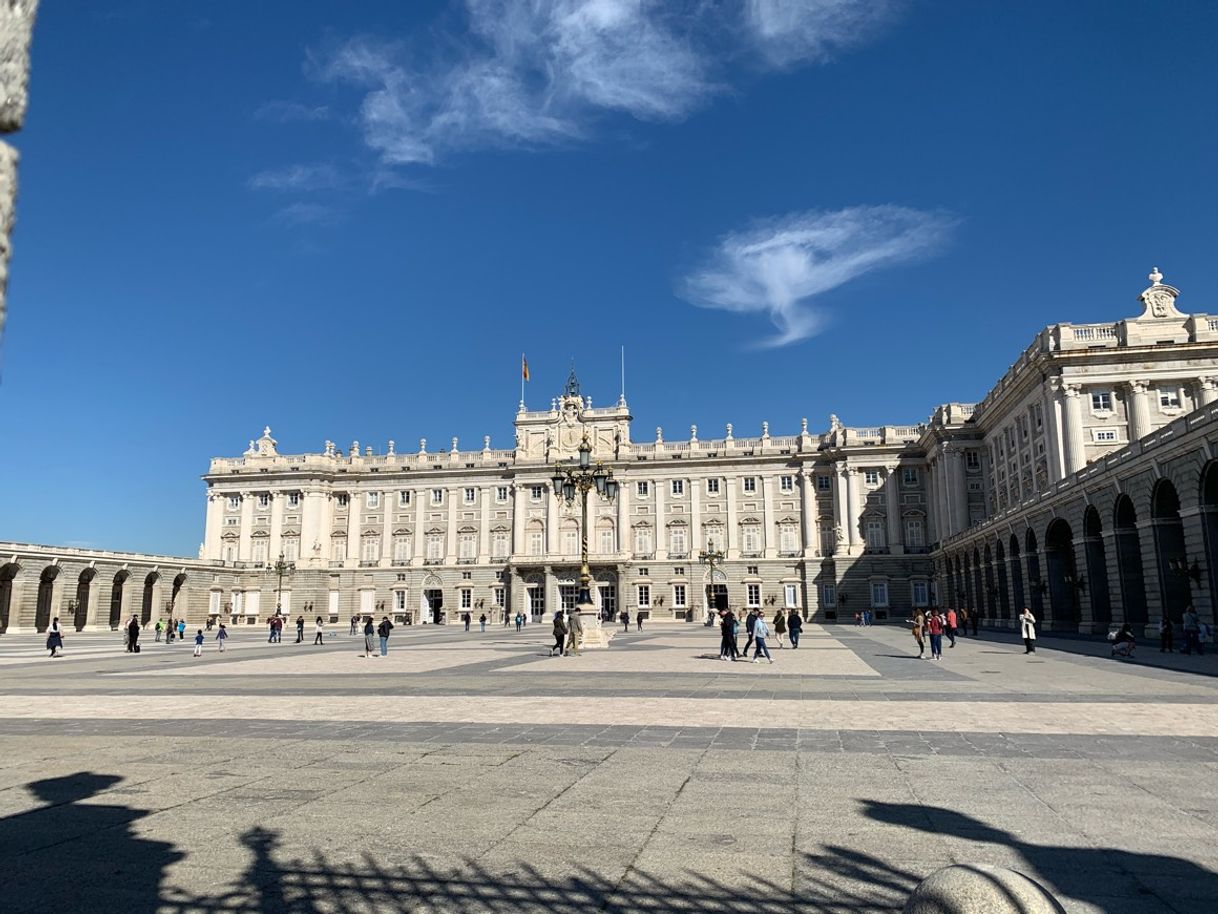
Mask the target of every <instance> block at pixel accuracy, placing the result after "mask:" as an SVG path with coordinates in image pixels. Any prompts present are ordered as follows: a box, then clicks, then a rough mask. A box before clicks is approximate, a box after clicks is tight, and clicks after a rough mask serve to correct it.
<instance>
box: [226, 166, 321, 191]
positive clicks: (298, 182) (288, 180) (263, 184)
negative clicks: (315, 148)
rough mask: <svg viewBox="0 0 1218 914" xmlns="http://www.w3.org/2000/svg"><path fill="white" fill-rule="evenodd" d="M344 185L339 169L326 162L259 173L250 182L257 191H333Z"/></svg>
mask: <svg viewBox="0 0 1218 914" xmlns="http://www.w3.org/2000/svg"><path fill="white" fill-rule="evenodd" d="M343 183H345V182H344V180H343V176H342V175H341V174H340V173H339V171H338V169H337V168H335V167H334V166H333V165H330V164H328V163H326V162H321V163H317V164H312V165H288V166H286V167H284V168H273V169H270V170H269V171H261V172H259V173H258V174H256V175H254V176H253V177H252V178H250V181H249V184H250V187H252V188H255V189H256V190H287V191H312V190H333V189H335V188H337V187H340V186H342V184H343Z"/></svg>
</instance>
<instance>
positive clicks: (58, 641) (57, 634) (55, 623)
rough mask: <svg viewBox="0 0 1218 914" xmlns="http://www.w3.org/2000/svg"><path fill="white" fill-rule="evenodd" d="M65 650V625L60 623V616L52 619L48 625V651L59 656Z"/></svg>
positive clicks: (51, 655) (51, 654) (54, 655)
mask: <svg viewBox="0 0 1218 914" xmlns="http://www.w3.org/2000/svg"><path fill="white" fill-rule="evenodd" d="M62 650H63V626H61V625H60V624H59V616H56V617H55V618H54V619H52V620H51V624H50V625H49V626H47V651H49V654H48V656H50V657H58V656H60V651H62Z"/></svg>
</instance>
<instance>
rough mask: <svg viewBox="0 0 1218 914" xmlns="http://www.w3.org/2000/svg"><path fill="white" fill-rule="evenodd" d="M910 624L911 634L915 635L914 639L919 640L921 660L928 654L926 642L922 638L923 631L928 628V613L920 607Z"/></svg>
mask: <svg viewBox="0 0 1218 914" xmlns="http://www.w3.org/2000/svg"><path fill="white" fill-rule="evenodd" d="M909 624H910V629H909V631H910V634H912V635H913V637H914V641H916V642H918V659H919V660H921V659H923V657H924V656H925V655H926V642H925V641H923V640H922V631H923V629H925V628H926V614H925V613H924V612H922V610H920V609H919V610H917V611H916V612H915V613H914V617H913V618H912V619H910V620H909Z"/></svg>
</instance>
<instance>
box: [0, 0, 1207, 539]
mask: <svg viewBox="0 0 1218 914" xmlns="http://www.w3.org/2000/svg"><path fill="white" fill-rule="evenodd" d="M1215 34H1218V5H1215V4H1211V3H1207V2H1200V0H1196V2H1188V0H1181V2H1174V3H1167V4H1164V3H1151V2H1118V0H1094V2H1086V0H1080V2H1073V3H1060V2H1037V0H1028V2H1022V3H1018V4H1015V3H1006V2H998V0H993V2H984V0H976V2H965V0H959V2H947V0H942V2H936V0H911V2H891V3H882V2H874V0H867V2H863V0H860V2H858V3H852V2H850V0H831V2H830V0H825V2H821V0H805V2H783V0H755V2H751V3H750V2H737V3H732V2H726V0H725V2H692V0H691V2H684V3H678V2H666V3H646V2H643V3H640V2H630V0H587V2H584V0H553V2H546V0H534V2H532V3H529V4H523V5H522V4H517V3H511V2H508V0H468V2H466V0H455V2H451V3H450V2H431V3H425V2H410V3H404V2H387V0H383V2H373V0H363V2H360V3H346V4H340V3H333V2H304V0H294V2H291V3H287V2H283V3H272V2H266V3H257V4H249V3H237V2H231V3H218V4H217V3H212V4H205V5H197V6H196V5H194V4H188V3H166V2H162V0H129V2H120V0H115V2H112V3H108V4H105V11H104V12H102V11H99V10H98V9H96V5H95V4H84V3H70V2H69V3H45V4H43V9H42V11H41V13H40V17H39V21H38V23H37V27H36V30H35V40H34V48H33V78H32V88H31V100H30V111H29V116H28V119H27V122H26V126H25V129H24V130H23V132H22V133H21V134H20V135H19V136H17V137H16V139H15V140H14V143H15V145H17V146H18V147H19V148H20V150H21V153H22V157H23V159H22V164H21V169H22V171H21V181H22V183H21V188H20V199H19V209H18V224H17V229H16V236H15V238H14V259H13V263H12V274H11V279H10V284H9V306H10V317H9V324H8V327H7V330H6V334H5V338H4V341H3V352H2V356H3V365H2V369H3V376H2V379H0V410H2V415H3V417H4V422H5V428H6V432H7V433H6V434H5V436H4V442H5V446H4V447H3V448H2V449H0V486H2V487H3V488H2V493H3V499H2V501H0V505H2V506H3V508H2V513H0V521H2V524H0V539H5V538H8V539H16V540H21V541H34V542H50V543H78V544H88V545H95V546H105V547H109V548H119V549H139V550H149V551H155V552H169V553H177V554H188V555H189V554H193V553H194V551H195V549H196V548H197V544H198V541H199V539H200V537H201V535H202V525H203V494H204V487H203V484H202V483H201V482H200V481H199V479H198V477H199V475H200V474H201V473H202V472H204V471H205V470H206V466H207V459H208V457H209V456H211V455H235V454H239V453H240V452H241V451H242V450H244V448H245V446H246V443H247V441H248V440H249V439H250V438H252V437H255V436H256V435H257V434H258V433H259V432H260V430H261V428H262V426H263V425H264V424H267V423H269V424H270V425H271V426H272V428H273V430H274V433H275V436H276V437H277V438H278V439H279V441H280V446H281V449H284V450H287V451H292V452H300V451H305V450H320V449H321V447H322V443H323V442H324V440H325V439H327V438H329V439H333V440H335V441H337V442H339V443H340V444H341V445H343V446H346V445H348V444H349V443H350V442H351V441H352V440H353V439H358V440H359V441H360V442H361V445H364V444H371V445H373V446H374V447H375V448H377V449H378V450H383V449H384V447H385V444H386V442H387V441H388V440H389V439H390V438H393V439H396V441H397V443H398V446H399V448H400V449H403V450H413V449H414V448H417V446H418V439H419V438H420V437H426V438H427V439H428V441H429V444H430V445H431V446H432V447H440V446H446V445H447V443H448V441H449V439H450V438H451V437H452V436H453V435H457V436H460V438H461V443H462V446H464V447H477V446H480V443H481V438H482V436H483V435H484V434H490V435H492V439H493V442H494V444H495V445H496V446H505V447H506V446H510V443H511V440H512V426H511V422H512V417H513V414H514V411H515V407H516V402H517V400H518V398H519V359H520V354H521V352H525V353H527V354H528V358H529V363H530V367H531V370H532V376H533V380H532V382H531V383H530V384H529V388H528V395H527V396H528V400H529V404H530V406H533V407H541V406H542V405H544V404H546V403H548V401H549V398H550V397H551V396H553V395H554V394H555V393H556V392H557V391H558V389H559V387H560V386H561V384H562V382H563V380H564V378H565V375H566V372H567V368H568V365H569V362H570V359H571V358H572V357H574V358H575V359H576V362H577V365H578V370H579V374H580V377H581V380H582V381H583V383H584V389H585V392H586V393H589V394H590V395H591V396H592V397H593V402H594V405H595V404H597V403H602V404H603V403H608V402H609V401H610V400H612V399H614V398H615V397H616V395H617V390H618V352H619V346H620V345H622V344H625V345H626V347H627V349H626V358H627V373H628V377H627V387H628V391H627V392H628V396H629V400H630V405H631V407H632V411H633V414H634V415H635V417H636V420H635V425H634V434H635V437H636V438H637V439H642V440H647V439H650V438H651V436H652V435H653V434H654V429H655V427H656V426H657V425H659V426H663V427H664V431H665V437H666V438H669V439H678V438H681V437H685V436H687V435H688V429H689V426H690V424H691V423H696V424H697V425H698V427H699V434H700V436H701V437H711V436H716V435H721V434H722V429H723V425H724V423H726V422H732V423H734V425H735V429H736V433H737V434H757V433H758V432H759V428H760V423H761V422H762V420H768V421H769V423H770V427H771V429H772V431H773V433H775V434H784V433H792V432H794V431H796V430H797V429H798V424H799V419H800V417H802V416H807V417H808V418H809V420H810V423H811V426H812V428H813V429H814V430H817V429H823V428H824V427H825V426H826V424H827V417H828V414H829V413H830V412H833V413H836V414H837V415H839V416H840V417H841V419H842V421H843V422H845V423H847V424H852V425H871V424H878V423H883V422H896V423H905V422H916V421H920V420H922V419H924V418H925V417H926V416H927V415H928V414H929V412H930V411H931V409H932V407H933V406H934V404H936V403H940V402H944V401H947V400H953V399H955V400H971V399H976V398H979V397H980V396H981V395H983V394H984V392H985V391H986V390H987V389H988V387H989V386H990V385H991V384H992V383H993V382H994V381H995V380H996V379H997V378H998V377H999V376H1000V375H1001V374H1002V372H1003V371H1004V370H1005V367H1006V366H1007V365H1008V364H1010V362H1011V361H1013V360H1014V358H1015V357H1016V356H1017V355H1018V353H1019V352H1020V351H1021V350H1022V349H1023V348H1024V346H1026V345H1027V344H1028V343H1029V342H1030V340H1031V338H1032V336H1033V335H1034V334H1035V332H1036V331H1037V330H1038V329H1039V328H1040V327H1042V326H1044V325H1046V324H1048V323H1052V322H1055V321H1066V320H1074V321H1098V320H1113V319H1118V318H1120V317H1124V316H1130V315H1132V314H1134V313H1136V311H1137V308H1136V307H1135V306H1136V296H1137V294H1138V292H1140V291H1141V289H1142V288H1143V287H1144V286H1145V285H1146V280H1145V276H1146V273H1147V272H1149V270H1150V267H1151V266H1152V265H1158V266H1159V267H1160V268H1161V269H1162V270H1163V272H1164V274H1165V276H1166V281H1167V282H1170V283H1172V284H1174V285H1177V286H1178V287H1180V288H1181V289H1182V290H1183V295H1182V297H1181V299H1180V306H1181V307H1182V308H1183V309H1184V310H1187V311H1210V312H1218V301H1215V292H1216V291H1218V258H1216V257H1215V245H1216V242H1218V175H1216V171H1218V155H1216V154H1215V153H1216V149H1215V146H1216V142H1215V141H1216V140H1218V118H1216V117H1215V114H1216V113H1218V112H1216V111H1215V107H1216V106H1218V95H1216V94H1215V92H1214V91H1213V88H1214V86H1216V85H1218V57H1216V56H1215V55H1214V53H1213V47H1212V42H1213V38H1214V36H1215Z"/></svg>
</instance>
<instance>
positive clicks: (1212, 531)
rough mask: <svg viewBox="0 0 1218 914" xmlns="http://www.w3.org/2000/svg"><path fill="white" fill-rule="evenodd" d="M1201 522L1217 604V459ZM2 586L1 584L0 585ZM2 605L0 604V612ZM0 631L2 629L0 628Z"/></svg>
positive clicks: (1206, 472)
mask: <svg viewBox="0 0 1218 914" xmlns="http://www.w3.org/2000/svg"><path fill="white" fill-rule="evenodd" d="M1200 488H1201V509H1200V510H1201V522H1202V529H1203V530H1204V531H1205V567H1206V572H1207V573H1208V580H1209V586H1210V606H1212V607H1213V606H1218V599H1216V598H1218V460H1211V461H1210V462H1209V463H1207V464H1206V465H1205V467H1204V468H1203V469H1202V470H1201V486H1200ZM0 586H2V585H0ZM2 611H3V606H2V605H0V612H2ZM0 631H3V629H2V628H0Z"/></svg>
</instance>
